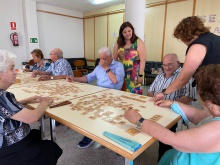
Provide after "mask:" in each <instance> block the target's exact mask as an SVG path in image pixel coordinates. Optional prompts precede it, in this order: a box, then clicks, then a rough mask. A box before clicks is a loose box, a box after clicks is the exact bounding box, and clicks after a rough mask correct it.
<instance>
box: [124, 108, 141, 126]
mask: <svg viewBox="0 0 220 165" xmlns="http://www.w3.org/2000/svg"><path fill="white" fill-rule="evenodd" d="M124 118H125V119H127V120H128V121H129V122H131V123H133V124H136V123H137V121H138V120H140V118H141V115H140V114H139V113H138V112H137V111H135V110H133V109H129V110H127V111H125V114H124Z"/></svg>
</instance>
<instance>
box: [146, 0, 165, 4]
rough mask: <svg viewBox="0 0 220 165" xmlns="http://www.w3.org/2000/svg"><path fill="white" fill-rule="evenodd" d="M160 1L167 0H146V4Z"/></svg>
mask: <svg viewBox="0 0 220 165" xmlns="http://www.w3.org/2000/svg"><path fill="white" fill-rule="evenodd" d="M158 2H165V0H146V4H147V5H148V4H154V3H158Z"/></svg>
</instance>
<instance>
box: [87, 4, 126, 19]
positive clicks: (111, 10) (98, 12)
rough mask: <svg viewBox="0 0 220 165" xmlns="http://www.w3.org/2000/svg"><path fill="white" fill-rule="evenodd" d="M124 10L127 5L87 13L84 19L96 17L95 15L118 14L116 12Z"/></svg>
mask: <svg viewBox="0 0 220 165" xmlns="http://www.w3.org/2000/svg"><path fill="white" fill-rule="evenodd" d="M124 9H125V4H121V5H116V6H111V7H108V8H104V9H100V10H95V11H91V12H86V13H84V17H86V16H90V15H95V14H101V13H107V12H116V11H121V10H124Z"/></svg>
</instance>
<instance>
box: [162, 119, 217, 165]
mask: <svg viewBox="0 0 220 165" xmlns="http://www.w3.org/2000/svg"><path fill="white" fill-rule="evenodd" d="M216 120H217V121H220V117H215V118H206V119H205V120H203V121H202V122H201V123H199V124H198V125H197V126H199V125H203V124H205V123H208V122H210V121H216ZM197 164H198V165H219V164H220V152H213V153H185V152H180V151H177V150H175V149H171V150H169V151H167V152H166V153H165V154H164V156H163V157H162V158H161V160H160V161H159V163H158V165H197Z"/></svg>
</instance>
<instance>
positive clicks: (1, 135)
mask: <svg viewBox="0 0 220 165" xmlns="http://www.w3.org/2000/svg"><path fill="white" fill-rule="evenodd" d="M24 107H25V106H24V105H21V104H20V103H19V102H17V101H16V99H15V96H14V94H12V93H10V92H7V91H5V90H2V89H0V148H2V147H6V146H9V145H12V144H14V143H16V142H19V141H20V140H22V139H23V138H24V137H26V136H27V135H28V134H29V133H30V130H31V129H30V126H29V125H28V124H26V123H23V122H20V121H16V120H13V119H11V118H10V117H11V116H12V115H14V114H15V113H17V112H19V111H20V110H22V109H23V108H24Z"/></svg>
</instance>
